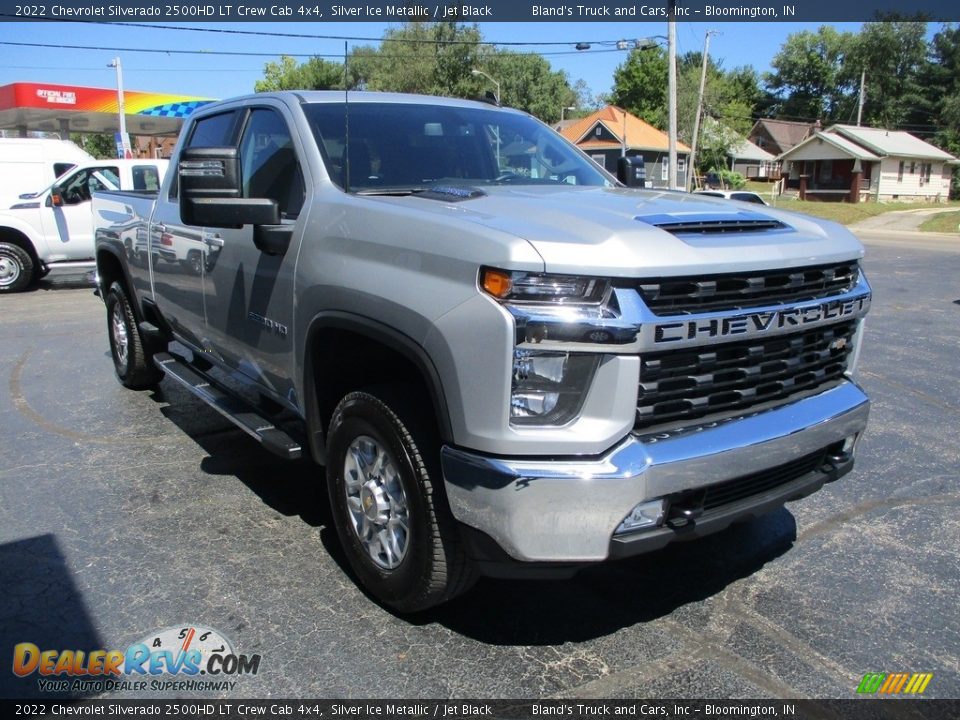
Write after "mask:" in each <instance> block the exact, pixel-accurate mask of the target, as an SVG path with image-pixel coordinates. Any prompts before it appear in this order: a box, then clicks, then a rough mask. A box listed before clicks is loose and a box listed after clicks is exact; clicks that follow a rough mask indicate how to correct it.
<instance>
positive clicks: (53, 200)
mask: <svg viewBox="0 0 960 720" xmlns="http://www.w3.org/2000/svg"><path fill="white" fill-rule="evenodd" d="M50 205H51V206H52V207H63V190H61V189H60V186H59V185H54V186H53V187H52V188H51V189H50Z"/></svg>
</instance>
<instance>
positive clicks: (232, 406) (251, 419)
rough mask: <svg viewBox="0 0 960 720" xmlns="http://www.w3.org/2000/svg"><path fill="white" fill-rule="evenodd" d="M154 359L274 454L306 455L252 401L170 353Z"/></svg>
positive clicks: (281, 455)
mask: <svg viewBox="0 0 960 720" xmlns="http://www.w3.org/2000/svg"><path fill="white" fill-rule="evenodd" d="M153 362H154V363H155V364H156V366H157V367H159V368H160V369H161V370H163V372H164V373H166V375H167V376H168V377H171V378H173V379H174V380H176V381H177V382H179V383H180V384H181V385H183V386H184V387H186V388H187V390H189V391H190V392H192V393H193V394H194V395H196V396H197V397H198V398H200V399H201V400H203V401H204V402H205V403H207V404H208V405H209V406H210V407H212V408H213V409H214V410H216V411H217V412H218V413H220V414H221V415H223V416H224V417H225V418H227V420H229V421H230V422H232V423H233V424H234V425H236V426H237V427H238V428H240V429H241V430H243V431H244V432H245V433H247V435H249V436H250V437H252V438H253V439H254V440H256V441H257V442H259V443H260V444H261V445H263V447H264V448H265V449H266V450H269V451H270V452H272V453H273V454H274V455H278V456H280V457H282V458H283V459H284V460H297V459H298V458H300V457H301V455H302V454H303V451H302V449H301V447H300V443H298V442H296V441H295V440H294V439H293V438H291V437H290V436H289V435H287V433H285V432H284V431H283V430H280V429H279V428H277V427H276V426H275V425H274V424H273V423H271V422H270V421H269V420H267V419H266V418H264V417H262V416H261V415H260V414H259V413H257V411H256V410H255V409H254V408H253V407H251V406H250V405H249V404H248V403H246V402H244V401H243V400H241V399H240V398H238V397H236V396H235V395H231V394H229V393H227V392H225V391H224V390H221V389H220V388H219V387H217V386H216V385H214V384H213V382H211V381H210V380H208V379H207V378H205V377H204V376H203V375H201V374H200V373H198V372H196V371H195V370H193V369H192V368H190V367H188V366H187V364H186V363H184V362H182V361H180V360H178V359H177V358H175V357H174V356H173V355H171V354H170V353H157V354H156V355H154V356H153Z"/></svg>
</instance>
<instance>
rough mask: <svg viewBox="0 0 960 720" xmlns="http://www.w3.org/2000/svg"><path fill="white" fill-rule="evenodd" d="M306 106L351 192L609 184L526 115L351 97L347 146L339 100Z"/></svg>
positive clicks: (330, 163)
mask: <svg viewBox="0 0 960 720" xmlns="http://www.w3.org/2000/svg"><path fill="white" fill-rule="evenodd" d="M304 109H305V112H306V114H307V117H308V119H309V120H310V123H311V125H312V127H313V132H314V135H315V137H316V140H317V143H318V144H319V145H321V146H322V147H323V148H324V150H325V151H326V157H327V169H328V170H329V172H330V176H331V178H332V179H333V181H334V182H335V183H336V184H337V185H339V186H340V187H341V188H343V187H348V188H349V190H350V191H352V192H360V193H363V192H368V193H370V192H389V191H391V190H397V191H403V190H408V191H411V190H413V191H415V190H418V189H426V188H428V187H431V186H436V185H442V184H454V185H490V184H510V185H544V184H549V185H557V184H568V185H613V182H612V180H611V179H610V178H609V176H607V175H606V174H604V173H603V172H602V171H601V170H600V168H598V167H597V165H596V164H595V163H594V162H593V161H592V160H590V159H589V158H586V157H585V156H583V155H581V154H580V153H579V152H578V151H577V150H576V149H575V148H574V147H573V146H572V145H570V144H569V143H568V142H567V141H566V140H564V139H563V138H561V137H560V136H558V135H557V134H556V133H554V132H553V131H552V130H550V129H549V128H548V127H547V126H545V125H543V124H542V123H540V122H538V121H536V120H534V119H533V118H531V117H528V116H526V115H519V114H516V113H511V112H503V111H499V110H493V109H490V110H487V109H484V108H471V107H466V108H465V107H450V106H445V105H432V104H425V105H414V104H406V103H404V104H400V103H368V102H363V103H355V104H351V105H350V114H349V128H350V142H349V149H347V148H346V143H345V141H344V136H345V128H346V126H347V122H346V119H345V117H344V105H343V104H342V103H314V104H311V105H307V106H305V108H304ZM348 166H349V170H348ZM348 173H349V178H348V177H347V175H348Z"/></svg>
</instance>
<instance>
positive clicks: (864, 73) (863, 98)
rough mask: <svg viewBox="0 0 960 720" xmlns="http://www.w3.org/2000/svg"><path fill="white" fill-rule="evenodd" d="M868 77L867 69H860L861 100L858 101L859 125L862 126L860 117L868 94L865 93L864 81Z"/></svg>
mask: <svg viewBox="0 0 960 720" xmlns="http://www.w3.org/2000/svg"><path fill="white" fill-rule="evenodd" d="M866 79H867V71H866V70H865V69H864V70H861V71H860V101H859V102H858V103H857V127H860V118H862V117H863V103H864V102H865V101H866V99H867V96H866V95H865V94H864V82H865V81H866Z"/></svg>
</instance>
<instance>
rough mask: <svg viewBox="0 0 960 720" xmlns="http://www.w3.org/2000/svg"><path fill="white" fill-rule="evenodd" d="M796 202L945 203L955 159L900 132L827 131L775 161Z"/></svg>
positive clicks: (853, 128) (836, 128)
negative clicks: (782, 171) (894, 201)
mask: <svg viewBox="0 0 960 720" xmlns="http://www.w3.org/2000/svg"><path fill="white" fill-rule="evenodd" d="M778 159H779V160H780V161H781V162H782V163H783V165H784V175H785V176H786V188H787V189H788V190H796V191H797V192H798V194H799V196H800V199H801V200H823V201H834V202H854V203H856V202H864V201H892V200H901V201H925V202H941V201H943V202H945V201H946V200H948V199H949V197H950V179H951V176H952V175H953V169H954V167H955V166H957V165H960V161H958V160H957V158H955V157H953V156H952V155H950V153H947V152H944V151H943V150H941V149H940V148H937V147H935V146H933V145H931V144H930V143H927V142H924V141H923V140H921V139H920V138H918V137H916V136H914V135H911V134H910V133H908V132H905V131H903V130H884V129H882V128H868V127H857V126H853V125H831V126H830V127H828V128H827V129H826V130H823V131H815V132H814V133H813V135H811V136H810V137H808V138H807V139H806V140H804V141H803V142H801V143H799V144H798V145H796V146H795V147H793V148H792V149H790V150H788V151H786V152H785V153H783V154H782V155H780V156H779V158H778Z"/></svg>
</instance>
